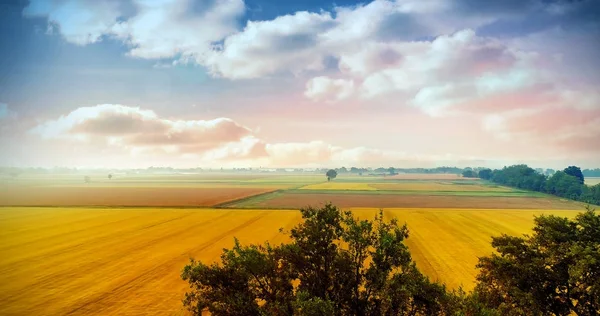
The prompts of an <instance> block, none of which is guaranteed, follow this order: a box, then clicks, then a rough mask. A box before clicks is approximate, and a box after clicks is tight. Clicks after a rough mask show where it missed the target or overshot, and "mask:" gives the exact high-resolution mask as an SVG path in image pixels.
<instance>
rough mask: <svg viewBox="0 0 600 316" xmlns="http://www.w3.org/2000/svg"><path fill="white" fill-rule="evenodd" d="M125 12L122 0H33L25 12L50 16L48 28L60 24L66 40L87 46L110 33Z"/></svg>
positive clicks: (36, 15)
mask: <svg viewBox="0 0 600 316" xmlns="http://www.w3.org/2000/svg"><path fill="white" fill-rule="evenodd" d="M123 11H124V8H123V1H119V0H103V1H96V0H83V1H78V0H31V1H29V5H28V6H26V7H25V9H24V10H23V15H25V16H27V17H47V18H48V30H52V29H53V25H57V26H58V27H59V29H60V34H62V36H63V37H64V38H65V40H67V41H68V42H71V43H74V44H77V45H87V44H92V43H95V42H98V41H100V40H101V39H102V36H104V35H107V34H109V33H110V32H111V29H112V28H113V27H114V26H115V25H116V24H117V20H118V18H119V17H120V16H121V14H122V13H123ZM50 33H52V31H50Z"/></svg>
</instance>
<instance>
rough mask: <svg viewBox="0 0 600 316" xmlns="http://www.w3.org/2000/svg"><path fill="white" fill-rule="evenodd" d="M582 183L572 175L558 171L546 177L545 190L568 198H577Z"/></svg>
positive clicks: (581, 190)
mask: <svg viewBox="0 0 600 316" xmlns="http://www.w3.org/2000/svg"><path fill="white" fill-rule="evenodd" d="M583 187H584V185H583V184H582V183H580V182H579V179H577V178H576V177H574V176H571V175H568V174H567V173H565V172H562V171H558V172H556V173H555V174H554V175H553V176H552V177H550V178H549V179H548V182H547V183H546V192H548V193H550V194H554V195H557V196H560V197H565V198H568V199H573V200H578V199H579V197H580V196H581V194H582V193H583Z"/></svg>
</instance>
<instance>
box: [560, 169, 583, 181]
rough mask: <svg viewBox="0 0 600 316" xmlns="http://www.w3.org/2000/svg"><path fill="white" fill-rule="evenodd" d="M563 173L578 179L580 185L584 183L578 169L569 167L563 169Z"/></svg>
mask: <svg viewBox="0 0 600 316" xmlns="http://www.w3.org/2000/svg"><path fill="white" fill-rule="evenodd" d="M564 173H566V174H568V175H570V176H573V177H575V178H577V179H579V183H581V184H584V183H585V179H584V177H583V173H582V172H581V169H579V167H576V166H569V167H567V168H565V170H564Z"/></svg>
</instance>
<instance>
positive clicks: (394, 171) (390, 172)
mask: <svg viewBox="0 0 600 316" xmlns="http://www.w3.org/2000/svg"><path fill="white" fill-rule="evenodd" d="M388 173H389V174H390V175H394V174H396V169H394V167H389V168H388Z"/></svg>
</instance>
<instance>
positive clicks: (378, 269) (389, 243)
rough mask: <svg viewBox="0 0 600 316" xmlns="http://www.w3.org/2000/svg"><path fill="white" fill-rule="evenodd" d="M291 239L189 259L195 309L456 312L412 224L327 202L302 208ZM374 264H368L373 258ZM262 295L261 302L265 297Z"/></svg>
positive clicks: (190, 300)
mask: <svg viewBox="0 0 600 316" xmlns="http://www.w3.org/2000/svg"><path fill="white" fill-rule="evenodd" d="M301 213H302V218H303V221H302V222H301V223H300V224H298V225H297V226H296V227H294V228H293V229H291V230H290V231H289V237H290V240H291V242H290V243H289V244H282V245H279V246H272V245H270V244H268V243H267V244H264V245H249V246H242V245H241V244H240V243H239V242H238V241H237V240H236V241H235V245H234V247H233V248H232V249H225V250H224V251H223V254H222V255H221V263H220V264H219V263H213V264H211V265H207V264H204V263H201V262H196V261H193V260H192V261H191V262H190V264H189V265H187V266H185V268H184V270H183V272H182V278H183V279H184V280H185V281H187V282H188V283H189V285H190V291H189V292H188V293H186V296H185V299H184V305H185V306H186V307H187V308H188V310H189V311H191V312H192V313H193V314H195V315H201V314H202V313H203V312H210V313H211V315H217V316H218V315H454V314H455V310H454V309H455V306H456V305H457V302H459V301H460V300H458V301H457V299H456V298H454V296H452V295H451V294H449V293H448V292H447V291H446V289H445V288H444V286H442V285H439V284H437V283H432V282H430V281H429V279H427V278H426V277H425V276H423V275H422V274H421V273H420V272H419V271H418V270H417V268H416V266H415V264H414V262H413V261H412V258H411V256H410V253H409V250H408V247H407V246H406V245H405V244H404V240H405V239H406V238H408V228H407V227H406V225H404V226H399V225H398V223H397V222H396V220H392V221H389V222H386V221H384V220H383V212H380V213H379V215H378V216H377V217H376V218H375V220H374V221H368V220H359V219H356V218H354V217H352V215H351V213H350V212H349V211H346V212H342V211H340V210H339V209H338V208H336V207H335V206H333V205H331V204H327V205H325V206H324V207H322V208H318V209H316V208H311V207H309V208H305V209H302V210H301ZM367 263H368V264H367ZM259 302H260V303H259Z"/></svg>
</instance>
